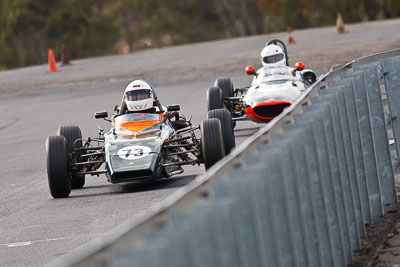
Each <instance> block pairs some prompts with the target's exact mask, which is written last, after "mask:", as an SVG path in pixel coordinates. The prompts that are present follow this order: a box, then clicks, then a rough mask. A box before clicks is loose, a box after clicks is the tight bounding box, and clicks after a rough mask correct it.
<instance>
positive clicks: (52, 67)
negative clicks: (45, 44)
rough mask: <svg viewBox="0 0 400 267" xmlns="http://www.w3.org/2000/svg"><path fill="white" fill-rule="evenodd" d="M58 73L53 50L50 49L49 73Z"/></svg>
mask: <svg viewBox="0 0 400 267" xmlns="http://www.w3.org/2000/svg"><path fill="white" fill-rule="evenodd" d="M54 71H58V69H57V65H56V59H55V58H54V53H53V49H49V72H54Z"/></svg>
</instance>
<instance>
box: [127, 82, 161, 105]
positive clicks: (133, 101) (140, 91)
mask: <svg viewBox="0 0 400 267" xmlns="http://www.w3.org/2000/svg"><path fill="white" fill-rule="evenodd" d="M124 102H125V104H126V108H127V109H128V110H129V111H143V110H146V109H150V108H152V107H153V102H154V101H153V89H152V87H151V85H150V84H149V83H148V82H145V81H142V80H134V81H133V82H131V83H130V84H128V86H127V87H126V89H125V92H124Z"/></svg>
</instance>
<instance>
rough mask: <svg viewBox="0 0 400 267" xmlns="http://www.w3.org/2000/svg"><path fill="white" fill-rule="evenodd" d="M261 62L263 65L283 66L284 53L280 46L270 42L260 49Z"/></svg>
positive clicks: (284, 62) (284, 60)
mask: <svg viewBox="0 0 400 267" xmlns="http://www.w3.org/2000/svg"><path fill="white" fill-rule="evenodd" d="M261 63H262V64H263V66H285V65H286V59H285V54H284V53H283V50H282V48H281V47H280V46H278V45H274V44H270V45H267V46H266V47H264V49H263V50H262V51H261Z"/></svg>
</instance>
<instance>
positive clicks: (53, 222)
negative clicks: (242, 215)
mask: <svg viewBox="0 0 400 267" xmlns="http://www.w3.org/2000/svg"><path fill="white" fill-rule="evenodd" d="M347 29H348V30H349V33H348V34H345V35H337V34H336V33H335V28H334V27H327V28H318V29H309V30H302V31H294V32H293V36H294V38H295V40H296V41H297V44H296V45H293V46H290V47H289V53H290V55H289V56H290V60H291V65H294V63H295V61H297V60H300V59H302V60H303V61H304V62H305V63H306V66H307V67H310V68H312V69H314V70H315V71H316V72H317V73H318V74H322V73H324V72H326V71H327V70H328V69H329V67H330V66H331V65H332V64H336V63H344V62H347V61H349V60H351V59H354V58H357V57H361V56H365V55H368V54H371V53H373V52H379V51H383V50H387V49H391V48H397V47H399V46H400V39H399V36H400V20H389V21H380V22H374V23H365V24H355V25H347ZM272 38H281V39H283V40H285V41H286V39H287V34H286V33H277V34H271V35H261V36H254V37H249V38H238V39H232V40H223V41H216V42H207V43H200V44H193V45H185V46H178V47H170V48H162V49H151V50H147V51H139V52H135V53H132V54H128V55H117V56H108V57H99V58H91V59H83V60H76V61H72V64H73V65H71V66H67V67H63V68H60V71H59V72H56V73H47V72H46V70H47V66H46V65H40V66H34V67H28V68H23V69H18V70H10V71H4V72H0V114H1V119H0V152H1V153H0V169H1V175H0V179H1V180H0V182H1V184H2V186H1V189H0V200H1V206H0V266H44V265H47V266H54V265H57V264H60V263H63V262H64V260H65V259H68V258H69V257H71V255H73V254H71V253H76V252H77V251H80V250H84V249H87V247H88V246H89V245H88V244H93V243H96V242H97V243H99V242H101V240H102V239H103V238H105V237H107V236H109V235H111V234H113V229H115V227H117V226H119V225H121V224H123V223H124V222H126V221H130V222H132V221H135V220H140V218H143V216H146V215H147V214H149V212H151V210H152V208H154V207H155V206H156V205H157V204H158V203H162V202H163V200H165V198H166V197H167V196H168V195H170V194H172V193H173V192H174V191H176V190H177V189H179V188H180V187H182V186H184V185H185V184H188V183H190V182H191V181H192V180H193V179H195V176H196V175H197V174H201V173H202V172H203V171H204V169H203V167H202V166H201V167H188V168H186V171H185V173H184V174H183V175H180V176H177V177H176V178H172V179H169V180H165V181H162V182H158V183H153V184H144V185H111V184H108V183H107V182H106V179H105V177H104V176H100V177H88V178H87V183H86V185H85V187H84V189H80V190H74V191H73V192H72V193H71V196H70V197H69V198H67V199H57V200H55V199H52V198H51V196H50V194H49V191H48V186H47V176H46V163H45V140H46V138H47V137H48V136H50V135H54V134H55V133H56V130H57V128H58V127H59V126H61V125H79V126H80V127H81V129H82V132H83V135H84V136H96V135H97V126H98V125H100V126H101V127H103V128H105V129H108V127H109V126H108V124H107V122H105V121H96V120H95V119H94V116H93V114H94V112H96V111H101V110H106V111H108V112H110V113H111V111H112V109H113V107H114V105H115V104H118V103H119V102H120V100H121V96H122V92H123V90H124V88H125V86H126V85H127V84H128V83H129V81H131V80H132V79H135V78H144V79H147V80H149V81H150V82H151V83H153V85H154V87H155V88H156V90H157V94H158V96H159V98H160V100H161V102H162V104H163V105H168V104H175V103H178V104H181V108H182V113H183V114H185V115H186V116H188V117H189V116H192V121H193V123H194V124H198V123H200V121H201V120H202V119H204V118H205V116H206V97H205V94H206V90H207V88H208V87H210V86H212V84H213V82H214V80H215V78H216V77H218V76H231V77H232V79H233V81H234V84H235V86H236V87H242V86H246V85H248V84H249V82H250V80H251V77H248V76H245V74H244V72H243V70H244V67H245V66H246V65H249V64H253V65H255V66H256V67H259V66H260V63H259V52H260V51H261V49H262V47H263V45H264V44H265V42H266V41H268V40H269V39H272ZM44 49H45V48H44ZM44 60H45V59H44ZM254 127H257V125H256V124H253V123H249V122H246V123H239V125H238V130H237V131H236V133H237V136H238V138H237V142H238V143H239V144H240V143H241V142H242V141H243V140H244V139H245V138H247V137H248V136H249V134H251V133H254V132H255V131H256V130H257V129H256V128H255V129H254Z"/></svg>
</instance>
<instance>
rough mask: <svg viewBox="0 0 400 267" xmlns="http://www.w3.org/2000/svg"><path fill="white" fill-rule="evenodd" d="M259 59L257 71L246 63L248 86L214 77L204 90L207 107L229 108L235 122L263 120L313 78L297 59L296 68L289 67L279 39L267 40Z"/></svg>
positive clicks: (274, 114) (225, 78)
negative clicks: (239, 85)
mask: <svg viewBox="0 0 400 267" xmlns="http://www.w3.org/2000/svg"><path fill="white" fill-rule="evenodd" d="M264 54H265V55H264ZM269 54H270V55H269ZM261 60H262V63H263V67H262V68H260V69H259V70H258V71H255V69H254V67H253V66H248V67H246V70H245V71H246V73H247V74H248V75H254V78H253V81H252V83H251V85H250V86H247V87H244V88H236V89H235V88H234V86H233V83H232V81H231V79H230V78H228V77H222V78H217V80H216V81H215V84H214V87H211V88H209V89H208V91H207V106H208V110H209V111H210V110H215V109H221V108H225V109H227V110H229V112H230V114H231V117H232V120H233V121H234V123H233V124H234V125H235V122H236V121H238V120H251V121H254V122H257V123H266V122H269V121H271V120H272V119H273V118H275V117H276V116H278V115H279V114H280V113H281V112H282V111H283V110H284V109H285V108H286V107H288V106H290V105H291V104H292V103H293V102H294V101H295V100H296V99H297V98H298V97H299V96H300V95H301V93H302V92H303V91H305V90H306V89H307V88H308V87H309V86H311V85H312V84H313V83H314V82H315V81H316V75H315V73H314V72H313V71H312V70H310V69H305V68H304V64H303V63H302V62H297V63H296V67H295V68H291V67H289V58H288V56H287V49H286V46H285V44H284V43H283V42H282V41H281V40H279V39H273V40H271V41H269V42H268V43H267V44H266V46H265V48H264V49H263V51H262V52H261ZM272 60H276V62H272Z"/></svg>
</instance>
